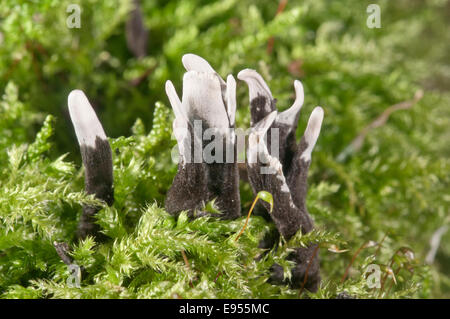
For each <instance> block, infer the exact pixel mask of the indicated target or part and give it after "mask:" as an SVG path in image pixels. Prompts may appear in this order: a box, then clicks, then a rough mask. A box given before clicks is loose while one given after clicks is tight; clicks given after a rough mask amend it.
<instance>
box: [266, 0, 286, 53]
mask: <svg viewBox="0 0 450 319" xmlns="http://www.w3.org/2000/svg"><path fill="white" fill-rule="evenodd" d="M287 3H288V0H280V2H279V4H278V9H277V13H276V14H275V17H276V16H278V15H279V14H280V13H282V12H283V11H284V9H285V8H286V5H287ZM274 42H275V38H274V37H273V36H272V37H270V38H269V41H268V42H267V54H271V53H272V51H273V45H274Z"/></svg>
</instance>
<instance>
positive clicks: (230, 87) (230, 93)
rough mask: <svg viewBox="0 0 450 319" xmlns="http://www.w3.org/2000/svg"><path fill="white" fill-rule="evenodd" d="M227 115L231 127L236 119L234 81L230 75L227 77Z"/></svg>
mask: <svg viewBox="0 0 450 319" xmlns="http://www.w3.org/2000/svg"><path fill="white" fill-rule="evenodd" d="M227 113H228V119H229V120H230V126H231V127H233V126H234V122H235V118H236V80H235V79H234V77H233V75H231V74H229V75H228V76H227Z"/></svg>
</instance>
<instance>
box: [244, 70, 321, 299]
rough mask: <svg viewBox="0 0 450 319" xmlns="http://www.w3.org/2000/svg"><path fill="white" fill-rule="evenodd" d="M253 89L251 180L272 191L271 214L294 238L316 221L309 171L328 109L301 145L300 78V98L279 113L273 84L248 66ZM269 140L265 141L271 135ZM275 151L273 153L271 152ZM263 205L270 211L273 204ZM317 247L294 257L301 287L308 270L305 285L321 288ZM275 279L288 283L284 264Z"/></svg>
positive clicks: (314, 118)
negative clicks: (308, 205)
mask: <svg viewBox="0 0 450 319" xmlns="http://www.w3.org/2000/svg"><path fill="white" fill-rule="evenodd" d="M238 79H240V80H243V81H245V82H246V83H247V85H248V87H249V95H250V110H251V126H252V130H251V133H250V136H249V147H248V150H247V162H248V164H247V170H248V178H249V181H250V184H251V186H252V189H253V191H254V193H255V194H256V193H258V192H259V191H261V190H265V191H268V192H270V193H271V194H272V196H273V200H274V205H273V211H272V213H271V214H270V217H271V219H272V220H273V222H274V223H275V226H276V228H277V229H278V231H279V233H280V234H281V235H282V236H283V237H284V238H285V239H286V240H289V239H290V238H291V237H292V236H294V235H295V234H296V233H297V231H298V230H301V232H302V233H303V234H305V233H308V232H310V231H311V230H312V229H313V227H314V224H313V221H312V219H311V217H310V215H309V213H308V210H307V208H306V203H305V199H306V192H307V175H308V169H309V165H310V163H311V152H312V150H313V148H314V145H315V144H316V141H317V138H318V137H319V133H320V128H321V125H322V120H323V110H322V108H321V107H316V108H315V109H314V110H313V112H312V114H311V117H310V118H309V121H308V125H307V128H306V131H305V134H304V136H303V137H302V139H301V141H300V143H298V144H297V142H296V140H295V131H296V128H297V122H298V118H299V113H300V109H301V107H302V105H303V99H304V97H303V87H302V85H301V83H300V82H299V81H295V82H294V86H295V92H296V99H295V102H294V104H293V105H292V106H291V107H290V108H289V109H287V110H286V111H284V112H281V113H277V111H276V106H275V103H276V101H275V99H274V98H273V97H272V93H271V92H270V89H269V87H268V86H267V84H266V83H265V81H264V80H263V78H262V77H261V75H259V74H258V73H257V72H256V71H254V70H249V69H246V70H243V71H241V72H240V73H239V74H238ZM274 128H276V129H278V134H279V138H278V139H276V140H275V141H272V140H271V136H270V135H271V134H273V132H274V131H273V130H272V129H274ZM266 135H267V137H266V141H267V142H266V141H265V136H266ZM274 142H276V143H279V148H277V150H278V152H279V153H278V156H277V154H271V151H272V148H271V143H274ZM269 150H270V151H269ZM262 205H263V206H264V207H265V208H266V210H267V211H269V204H267V203H265V202H263V203H262ZM316 247H317V245H310V246H308V247H306V248H303V247H301V248H297V249H295V251H294V252H293V253H292V255H291V256H290V259H292V260H293V261H295V266H294V268H293V269H292V279H291V283H292V285H293V286H294V287H300V286H301V285H302V283H303V280H304V278H305V273H306V269H307V268H308V264H309V262H310V261H311V265H310V266H309V269H308V277H307V282H306V284H305V288H306V289H308V290H310V291H316V290H317V288H318V285H319V283H320V271H319V260H318V257H317V256H316V257H315V258H313V255H314V252H315V251H316ZM272 269H273V270H274V274H273V275H272V279H273V281H275V282H282V281H283V277H284V276H283V269H282V267H281V266H279V265H274V267H273V268H272Z"/></svg>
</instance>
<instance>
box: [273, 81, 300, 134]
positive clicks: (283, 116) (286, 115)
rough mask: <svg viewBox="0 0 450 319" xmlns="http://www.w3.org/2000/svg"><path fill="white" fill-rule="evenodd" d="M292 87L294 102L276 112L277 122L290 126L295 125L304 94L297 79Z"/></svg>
mask: <svg viewBox="0 0 450 319" xmlns="http://www.w3.org/2000/svg"><path fill="white" fill-rule="evenodd" d="M294 88H295V101H294V104H292V106H291V107H290V108H288V109H287V110H285V111H283V112H281V113H280V114H278V118H277V122H279V123H283V124H286V125H288V126H290V127H297V125H295V124H296V123H295V122H296V121H297V119H298V114H300V110H301V109H302V106H303V102H304V100H305V94H304V91H303V85H302V83H301V82H300V81H299V80H295V81H294Z"/></svg>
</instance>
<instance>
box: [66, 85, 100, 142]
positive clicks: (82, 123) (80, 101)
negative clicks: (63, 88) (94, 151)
mask: <svg viewBox="0 0 450 319" xmlns="http://www.w3.org/2000/svg"><path fill="white" fill-rule="evenodd" d="M67 102H68V106H69V114H70V118H71V120H72V123H73V126H74V128H75V134H76V135H77V139H78V143H79V144H80V146H81V145H86V146H90V147H95V141H96V139H97V137H99V138H100V139H102V140H106V134H105V131H104V130H103V127H102V124H101V123H100V121H99V120H98V118H97V114H95V111H94V109H93V108H92V106H91V104H90V103H89V100H88V99H87V97H86V95H85V94H84V92H83V91H81V90H73V91H72V92H70V94H69V96H68V99H67Z"/></svg>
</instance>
